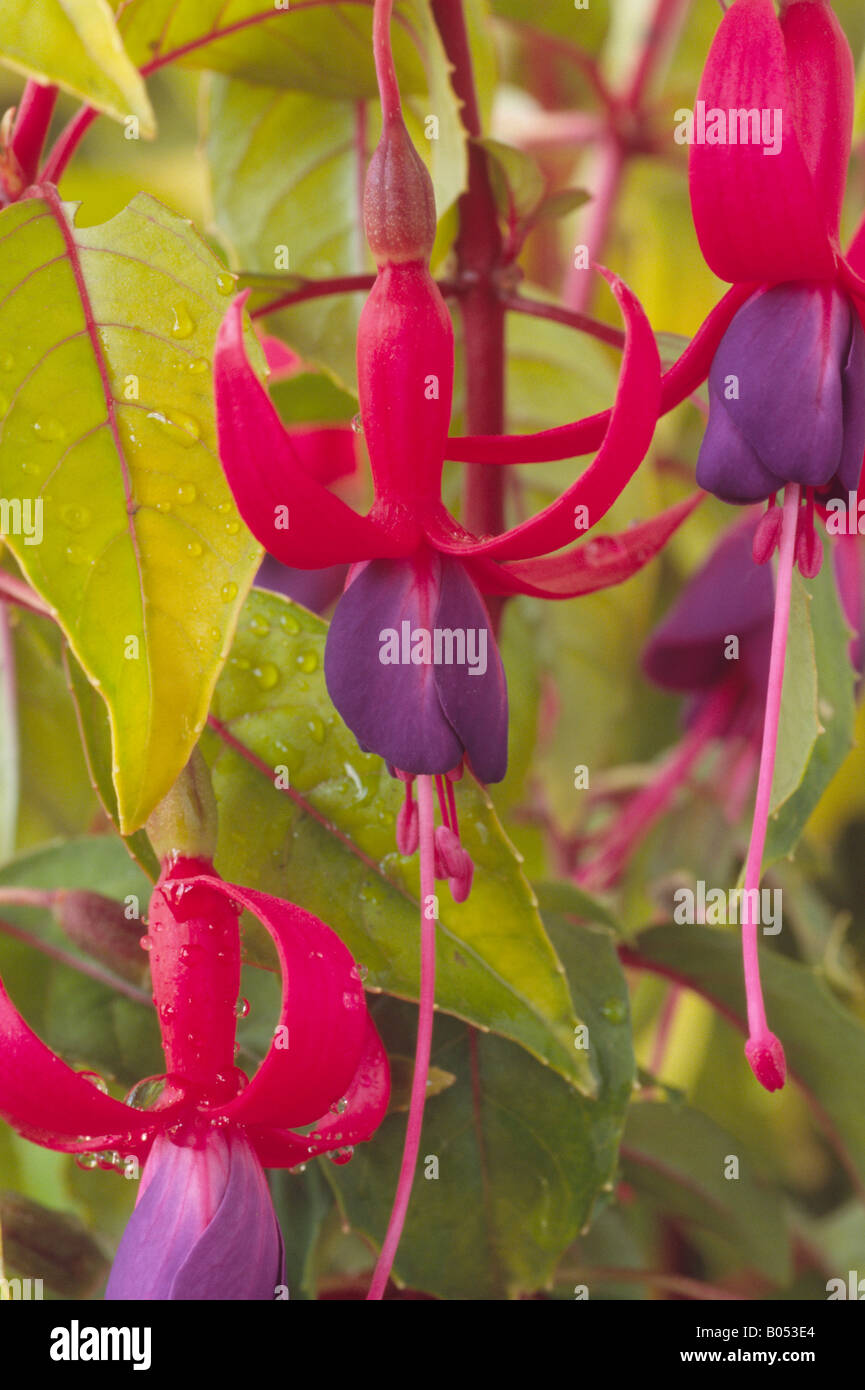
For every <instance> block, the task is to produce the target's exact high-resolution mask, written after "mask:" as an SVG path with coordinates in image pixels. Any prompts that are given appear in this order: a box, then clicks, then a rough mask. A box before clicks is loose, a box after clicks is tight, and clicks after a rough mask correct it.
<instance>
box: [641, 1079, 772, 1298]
mask: <svg viewBox="0 0 865 1390" xmlns="http://www.w3.org/2000/svg"><path fill="white" fill-rule="evenodd" d="M731 1158H735V1159H737V1160H738V1168H737V1169H736V1170H735V1176H734V1177H728V1176H727V1173H732V1172H733V1171H734V1170H733V1167H732V1165H731V1164H730V1159H731ZM622 1173H623V1176H624V1177H625V1178H626V1180H627V1181H628V1182H629V1183H630V1184H631V1185H632V1186H633V1187H634V1188H635V1189H636V1190H637V1192H639V1193H641V1194H645V1195H647V1196H648V1197H650V1198H651V1199H652V1200H653V1201H654V1202H656V1203H657V1204H658V1205H659V1206H660V1209H661V1211H662V1212H663V1214H664V1216H665V1217H669V1216H672V1215H675V1216H677V1217H680V1218H683V1219H684V1220H685V1221H686V1222H688V1223H690V1224H693V1225H694V1226H696V1227H697V1228H702V1229H704V1230H708V1231H711V1232H713V1233H714V1234H715V1235H718V1236H721V1237H722V1238H723V1240H724V1241H725V1242H726V1243H727V1244H728V1245H729V1246H730V1247H731V1252H732V1254H733V1255H734V1256H735V1258H736V1260H737V1262H739V1261H741V1262H742V1263H743V1264H744V1265H745V1266H746V1267H749V1268H753V1269H756V1270H759V1272H760V1273H761V1274H765V1275H766V1277H767V1278H769V1279H771V1280H773V1281H774V1282H775V1283H778V1284H784V1283H786V1282H787V1281H788V1279H789V1278H790V1273H791V1267H790V1236H789V1232H788V1231H787V1228H786V1222H785V1217H784V1206H783V1203H782V1200H781V1196H780V1193H779V1192H778V1190H777V1188H771V1187H768V1186H767V1185H766V1184H765V1183H763V1182H762V1181H760V1178H759V1177H758V1175H757V1174H756V1173H755V1172H754V1169H753V1164H752V1163H751V1162H750V1160H749V1159H748V1156H747V1155H746V1154H744V1153H743V1152H742V1145H741V1144H740V1143H739V1141H738V1139H736V1138H734V1137H733V1135H731V1134H728V1133H727V1132H726V1131H725V1130H723V1129H721V1128H720V1127H719V1126H718V1125H716V1124H715V1123H714V1121H713V1120H710V1119H709V1118H708V1116H706V1115H703V1114H701V1112H700V1111H699V1110H692V1109H691V1108H690V1107H689V1106H687V1105H681V1104H676V1105H669V1104H663V1103H660V1102H658V1103H654V1102H649V1101H643V1102H640V1103H639V1104H636V1105H632V1106H631V1108H630V1110H629V1112H628V1118H627V1122H626V1125H625V1134H624V1137H623V1139H622Z"/></svg>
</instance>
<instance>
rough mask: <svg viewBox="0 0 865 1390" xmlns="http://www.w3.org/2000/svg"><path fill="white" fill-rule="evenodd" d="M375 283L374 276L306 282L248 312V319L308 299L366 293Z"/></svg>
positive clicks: (351, 276) (257, 317) (344, 277)
mask: <svg viewBox="0 0 865 1390" xmlns="http://www.w3.org/2000/svg"><path fill="white" fill-rule="evenodd" d="M375 282H376V276H375V275H335V276H333V277H332V278H329V279H327V280H306V281H305V282H303V283H302V284H301V285H300V286H299V288H298V289H296V290H289V291H287V292H286V293H285V294H281V295H280V296H279V297H278V298H277V299H271V300H270V301H269V302H268V303H267V304H262V305H260V306H259V307H258V308H257V309H252V310H251V311H250V318H254V319H260V318H263V317H264V316H265V314H275V313H276V312H277V310H279V309H287V308H289V307H290V306H291V305H292V304H303V303H304V302H305V301H306V300H309V299H324V298H326V297H327V295H329V294H354V293H360V292H362V291H363V292H365V293H368V292H369V290H371V289H372V287H373V285H374V284H375Z"/></svg>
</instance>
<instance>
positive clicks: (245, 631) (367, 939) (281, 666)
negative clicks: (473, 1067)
mask: <svg viewBox="0 0 865 1390" xmlns="http://www.w3.org/2000/svg"><path fill="white" fill-rule="evenodd" d="M326 631H327V629H326V625H325V624H324V623H323V622H322V621H321V620H320V619H319V618H316V617H315V616H314V615H313V614H311V613H307V612H306V611H305V610H304V609H302V608H299V607H297V606H296V605H293V604H291V603H289V602H287V601H286V600H285V599H282V598H281V597H280V596H279V595H276V594H270V593H266V592H264V591H259V590H253V591H252V593H251V594H250V596H249V599H248V600H247V603H246V604H245V606H244V610H243V616H242V619H241V622H240V624H239V627H238V632H237V637H236V639H235V643H234V647H233V649H232V652H231V656H230V658H229V661H228V663H227V664H226V668H225V671H224V672H223V675H222V677H221V678H220V681H219V684H218V685H217V688H216V694H215V697H214V703H213V711H212V718H211V727H210V728H209V729H208V730H207V731H206V733H205V735H204V737H203V739H202V749H203V751H204V754H205V757H206V758H207V760H208V762H209V763H210V766H211V770H212V773H213V779H214V788H215V791H216V796H217V801H218V803H219V825H220V837H219V849H218V853H217V856H216V865H217V868H218V869H219V872H220V873H221V874H222V876H223V878H225V879H227V880H229V881H231V882H235V883H240V884H244V885H246V886H248V887H253V888H258V889H261V890H263V891H265V892H270V893H275V894H278V895H280V896H283V897H287V898H290V899H291V900H292V901H294V902H297V903H300V904H301V905H302V906H303V907H306V908H307V909H309V910H310V911H312V912H314V913H316V914H317V916H319V917H320V918H322V920H323V921H325V922H327V923H328V924H329V925H330V926H331V927H333V929H334V930H335V931H336V932H338V933H339V935H340V936H341V937H342V939H343V940H344V941H345V943H346V945H347V946H348V948H349V950H351V952H352V954H353V955H354V957H355V959H356V960H357V961H358V962H359V963H361V964H363V965H365V966H366V967H367V968H368V971H369V976H368V983H369V984H370V986H372V987H374V988H377V989H384V990H387V991H388V992H390V993H393V994H397V995H400V996H401V997H403V998H414V997H416V994H417V980H418V966H419V959H418V939H419V931H418V923H419V907H418V868H417V858H416V857H415V858H414V859H404V858H402V856H401V855H399V854H398V853H397V850H396V846H395V821H396V815H397V811H398V809H399V806H400V804H401V801H402V799H403V795H404V792H403V788H402V785H401V784H400V783H398V782H396V781H395V780H394V779H392V778H391V777H389V776H388V774H387V771H386V768H385V765H384V763H383V762H382V761H381V759H379V758H376V757H373V756H371V755H369V754H363V753H361V752H360V750H359V748H358V746H357V743H356V741H355V739H354V737H353V736H352V735H351V734H350V733H349V731H348V730H347V729H346V728H345V726H344V725H343V723H342V721H341V720H340V719H339V716H338V715H337V714H336V712H335V710H334V709H333V706H332V705H331V703H330V701H329V699H328V696H327V691H326V688H325V684H324V675H323V670H322V663H323V653H324V639H325V634H326ZM286 776H288V777H289V778H290V783H291V787H290V791H282V790H278V789H277V786H276V785H275V783H276V781H277V780H281V781H282V782H283V785H284V782H285V778H286ZM457 800H458V806H459V818H460V833H461V836H462V839H463V842H464V844H465V846H466V848H467V849H468V851H469V853H470V854H471V856H472V858H473V860H474V862H475V866H476V873H475V881H474V887H473V889H472V893H471V896H470V897H469V899H468V901H467V902H465V903H463V904H460V905H456V904H454V903H453V902H451V900H450V896H449V894H448V893H447V890H444V891H443V892H442V893H441V895H440V898H439V913H440V917H439V921H438V971H437V974H438V978H437V984H436V999H437V1001H438V1004H439V1006H440V1007H441V1008H442V1009H444V1010H446V1011H448V1012H450V1013H454V1014H457V1015H458V1016H459V1017H461V1018H464V1019H467V1020H469V1021H470V1022H473V1023H476V1024H478V1025H479V1026H482V1027H484V1028H489V1029H492V1030H494V1031H496V1032H500V1033H502V1034H504V1035H505V1036H507V1037H511V1038H513V1039H514V1040H515V1041H517V1042H519V1043H521V1044H522V1046H524V1047H526V1048H528V1050H529V1051H531V1052H533V1053H534V1054H535V1055H536V1056H538V1057H541V1058H543V1059H544V1060H545V1061H546V1062H548V1063H549V1064H550V1065H551V1066H553V1067H554V1068H556V1070H558V1071H560V1072H561V1073H562V1074H563V1075H564V1076H566V1077H567V1078H568V1079H569V1080H570V1081H571V1083H572V1084H574V1085H576V1086H578V1087H579V1088H580V1089H582V1090H586V1091H589V1090H591V1088H592V1076H591V1069H590V1065H589V1063H588V1061H587V1059H586V1056H585V1053H580V1052H577V1051H575V1049H574V1045H573V1037H574V1031H573V1030H574V1025H575V1023H576V1022H577V1019H576V1018H575V1017H574V1013H573V1006H572V1004H571V999H570V995H569V993H568V987H567V984H566V982H565V980H564V978H563V975H562V969H561V965H560V963H559V960H558V957H557V955H556V953H555V951H554V950H553V947H552V946H551V944H550V941H549V938H548V937H547V935H546V934H545V932H544V929H543V926H542V924H541V921H540V918H539V916H538V913H537V907H536V903H535V900H534V896H533V894H532V892H531V889H530V888H529V885H528V883H527V882H526V880H525V878H524V876H523V874H522V872H521V870H520V864H519V860H518V857H517V855H516V853H515V851H514V849H513V847H512V846H511V845H510V843H509V842H508V840H507V839H506V838H505V835H504V833H503V832H502V830H501V827H500V826H499V823H498V821H497V819H496V817H495V813H494V811H493V808H492V805H491V803H490V801H489V798H488V797H487V795H486V794H485V792H484V791H483V790H482V789H481V788H479V787H478V786H477V785H476V784H475V783H473V782H472V780H471V779H470V778H469V777H466V778H464V779H463V781H462V783H461V784H460V786H459V788H458V791H457ZM261 937H262V934H261V931H260V929H259V931H258V932H256V931H254V930H251V931H250V933H249V934H248V947H249V950H250V951H251V953H252V958H253V959H256V958H257V959H259V960H260V961H261V962H263V963H271V961H272V956H271V954H270V953H269V951H268V952H266V953H265V952H263V951H262V948H261V944H260V943H261Z"/></svg>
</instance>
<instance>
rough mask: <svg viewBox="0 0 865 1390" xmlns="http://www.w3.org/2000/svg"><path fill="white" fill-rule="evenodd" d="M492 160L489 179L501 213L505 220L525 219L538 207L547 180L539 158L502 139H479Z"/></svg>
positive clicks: (489, 164)
mask: <svg viewBox="0 0 865 1390" xmlns="http://www.w3.org/2000/svg"><path fill="white" fill-rule="evenodd" d="M477 143H478V144H479V145H480V146H481V147H482V148H483V149H485V150H486V152H487V154H488V156H489V160H488V168H489V171H490V182H491V184H492V190H493V196H494V197H495V200H496V205H497V206H498V209H499V212H500V214H501V216H502V217H503V219H504V221H505V222H506V223H510V222H524V221H526V220H527V219H529V218H530V217H531V215H532V213H533V212H535V211H536V209H537V208H538V206H539V204H540V202H541V200H542V199H543V196H544V190H545V188H546V179H545V178H544V176H543V174H542V173H541V171H540V169H539V167H538V164H537V161H536V160H534V159H532V157H531V155H529V154H526V153H525V151H524V150H518V149H516V147H515V146H513V145H505V144H503V143H502V141H501V140H491V139H486V140H478V141H477Z"/></svg>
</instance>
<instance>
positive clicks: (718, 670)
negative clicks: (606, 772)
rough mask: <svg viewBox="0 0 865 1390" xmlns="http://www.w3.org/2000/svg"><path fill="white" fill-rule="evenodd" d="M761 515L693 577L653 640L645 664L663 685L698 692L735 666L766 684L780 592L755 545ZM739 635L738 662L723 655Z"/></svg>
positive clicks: (730, 535)
mask: <svg viewBox="0 0 865 1390" xmlns="http://www.w3.org/2000/svg"><path fill="white" fill-rule="evenodd" d="M756 529H757V520H753V521H748V522H746V523H745V524H744V525H741V526H736V527H734V528H733V529H732V530H731V531H729V532H728V533H727V534H726V535H725V536H724V537H723V538H722V540H721V542H720V544H719V545H717V546H716V548H715V550H714V551H713V552H712V554H711V555H710V557H709V559H708V560H707V561H706V563H705V564H704V565H703V567H702V569H700V570H698V571H697V573H696V574H695V575H694V576H693V578H692V579H690V580H689V581H688V583H687V584H686V585H685V587H684V589H683V590H682V592H681V594H680V595H679V598H678V599H677V601H676V603H675V604H674V605H673V607H672V609H671V610H670V612H669V613H668V614H667V616H666V617H665V618H664V620H663V622H662V623H661V624H660V626H659V627H657V628H656V629H655V631H654V633H653V634H652V636H651V637H650V638H649V641H648V643H647V645H646V648H645V650H644V652H643V669H644V671H645V672H646V675H647V676H648V677H649V679H650V680H652V681H654V682H655V684H656V685H660V686H662V687H663V688H664V689H666V690H678V691H686V692H692V693H696V692H698V691H701V690H706V689H707V688H709V687H710V686H713V685H716V684H718V683H719V682H720V681H722V680H724V679H725V678H726V677H727V676H729V675H731V674H733V672H734V671H735V670H738V671H739V672H740V674H741V675H743V676H744V677H745V678H746V679H747V680H748V682H749V683H750V684H751V685H752V686H754V687H755V688H756V689H757V690H760V689H765V685H766V679H767V676H768V669H769V649H770V645H771V638H772V619H773V614H774V606H775V591H774V585H773V582H772V570H771V566H769V565H755V563H754V560H753V557H752V555H751V545H752V542H753V539H754V532H755V531H756ZM731 636H733V637H738V639H739V658H738V663H737V662H736V661H734V660H731V659H728V658H727V656H726V655H725V648H726V639H727V638H728V637H731Z"/></svg>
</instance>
